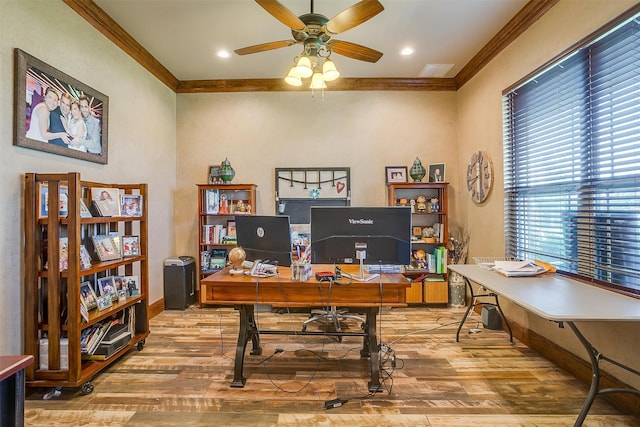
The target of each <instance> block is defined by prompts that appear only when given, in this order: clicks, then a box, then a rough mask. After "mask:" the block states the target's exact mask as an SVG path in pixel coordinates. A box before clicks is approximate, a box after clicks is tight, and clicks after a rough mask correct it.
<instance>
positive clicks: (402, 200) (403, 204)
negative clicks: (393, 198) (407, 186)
mask: <svg viewBox="0 0 640 427" xmlns="http://www.w3.org/2000/svg"><path fill="white" fill-rule="evenodd" d="M408 203H409V201H408V200H407V199H405V198H402V199H400V200H398V204H399V205H400V206H407V204H408Z"/></svg>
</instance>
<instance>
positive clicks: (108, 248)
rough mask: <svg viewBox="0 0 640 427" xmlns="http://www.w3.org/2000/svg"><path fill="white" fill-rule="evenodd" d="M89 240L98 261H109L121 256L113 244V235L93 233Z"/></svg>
mask: <svg viewBox="0 0 640 427" xmlns="http://www.w3.org/2000/svg"><path fill="white" fill-rule="evenodd" d="M91 240H93V246H94V247H95V250H96V254H97V255H98V258H99V259H100V261H111V260H114V259H119V258H120V257H121V256H120V252H119V250H118V248H116V247H115V246H114V244H113V236H108V235H95V236H92V237H91Z"/></svg>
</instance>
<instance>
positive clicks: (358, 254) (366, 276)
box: [344, 250, 380, 282]
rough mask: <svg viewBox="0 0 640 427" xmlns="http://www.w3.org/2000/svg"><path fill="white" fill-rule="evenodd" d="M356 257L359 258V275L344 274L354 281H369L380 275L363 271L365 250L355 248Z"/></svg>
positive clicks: (365, 256)
mask: <svg viewBox="0 0 640 427" xmlns="http://www.w3.org/2000/svg"><path fill="white" fill-rule="evenodd" d="M356 258H358V259H359V260H360V275H359V276H356V275H354V274H344V275H345V276H347V277H349V278H350V279H351V280H355V281H356V282H370V281H371V280H373V279H377V278H378V277H380V275H379V274H365V273H364V260H365V259H366V258H367V251H363V250H356Z"/></svg>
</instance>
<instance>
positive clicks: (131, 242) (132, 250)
mask: <svg viewBox="0 0 640 427" xmlns="http://www.w3.org/2000/svg"><path fill="white" fill-rule="evenodd" d="M122 256H125V257H128V256H140V236H122Z"/></svg>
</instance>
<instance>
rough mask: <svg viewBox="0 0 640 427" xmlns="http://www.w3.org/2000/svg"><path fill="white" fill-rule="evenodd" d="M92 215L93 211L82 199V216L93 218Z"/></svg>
mask: <svg viewBox="0 0 640 427" xmlns="http://www.w3.org/2000/svg"><path fill="white" fill-rule="evenodd" d="M91 217H93V215H91V211H90V210H89V208H88V207H87V205H86V203H85V202H84V200H82V199H80V218H91Z"/></svg>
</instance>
